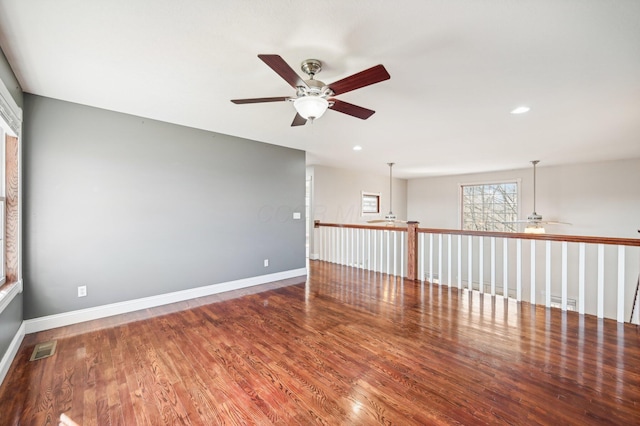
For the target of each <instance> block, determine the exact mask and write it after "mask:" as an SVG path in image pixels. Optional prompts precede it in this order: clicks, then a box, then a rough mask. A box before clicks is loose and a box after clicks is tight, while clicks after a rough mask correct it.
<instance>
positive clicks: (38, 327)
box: [24, 268, 307, 334]
mask: <svg viewBox="0 0 640 426" xmlns="http://www.w3.org/2000/svg"><path fill="white" fill-rule="evenodd" d="M306 275H307V268H300V269H292V270H290V271H283V272H276V273H274V274H268V275H261V276H257V277H251V278H245V279H241V280H236V281H228V282H226V283H220V284H213V285H208V286H204V287H196V288H191V289H188V290H181V291H176V292H173V293H166V294H160V295H157V296H150V297H144V298H142V299H135V300H127V301H126V302H118V303H111V304H109V305H102V306H95V307H93V308H87V309H80V310H77V311H71V312H64V313H62V314H55V315H48V316H46V317H40V318H34V319H29V320H25V321H24V324H25V326H26V334H30V333H37V332H38V331H44V330H50V329H52V328H57V327H64V326H66V325H71V324H78V323H81V322H85V321H91V320H95V319H100V318H106V317H110V316H113V315H119V314H126V313H129V312H134V311H139V310H141V309H149V308H155V307H156V306H162V305H168V304H170V303H176V302H182V301H185V300H189V299H195V298H198V297H204V296H210V295H212V294H218V293H224V292H227V291H231V290H239V289H242V288H246V287H252V286H256V285H260V284H266V283H270V282H274V281H280V280H285V279H289V278H296V277H301V276H306Z"/></svg>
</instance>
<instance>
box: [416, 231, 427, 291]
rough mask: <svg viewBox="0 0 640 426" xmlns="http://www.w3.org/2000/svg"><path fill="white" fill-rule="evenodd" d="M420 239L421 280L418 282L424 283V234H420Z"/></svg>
mask: <svg viewBox="0 0 640 426" xmlns="http://www.w3.org/2000/svg"><path fill="white" fill-rule="evenodd" d="M418 238H419V241H420V271H419V272H418V274H419V277H420V279H419V280H418V281H420V282H422V281H424V276H425V275H424V257H425V256H426V253H425V252H424V238H425V237H424V234H418Z"/></svg>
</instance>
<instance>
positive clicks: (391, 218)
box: [367, 163, 407, 226]
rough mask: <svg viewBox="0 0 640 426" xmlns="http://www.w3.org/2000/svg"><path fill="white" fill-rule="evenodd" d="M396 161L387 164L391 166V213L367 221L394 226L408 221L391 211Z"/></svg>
mask: <svg viewBox="0 0 640 426" xmlns="http://www.w3.org/2000/svg"><path fill="white" fill-rule="evenodd" d="M394 164H395V163H387V165H388V166H389V214H386V215H385V216H384V219H373V220H368V221H367V223H385V224H386V225H387V226H394V225H398V224H400V225H406V224H407V221H406V220H399V219H398V218H397V217H396V215H395V214H393V211H391V209H392V206H393V203H392V201H393V197H392V196H393V165H394Z"/></svg>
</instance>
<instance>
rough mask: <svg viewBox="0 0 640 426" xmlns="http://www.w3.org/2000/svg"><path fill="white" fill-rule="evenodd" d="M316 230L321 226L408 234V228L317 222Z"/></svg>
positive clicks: (315, 224) (315, 223)
mask: <svg viewBox="0 0 640 426" xmlns="http://www.w3.org/2000/svg"><path fill="white" fill-rule="evenodd" d="M313 226H314V228H319V227H321V226H325V227H329V228H355V229H374V230H378V231H404V232H407V227H406V226H384V225H383V226H380V225H364V224H362V225H360V224H356V223H324V222H320V221H319V220H316V221H315V222H314V224H313Z"/></svg>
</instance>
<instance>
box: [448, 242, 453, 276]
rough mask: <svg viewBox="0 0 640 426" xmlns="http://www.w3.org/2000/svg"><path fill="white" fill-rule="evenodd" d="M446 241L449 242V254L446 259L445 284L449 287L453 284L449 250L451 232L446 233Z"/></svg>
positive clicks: (449, 249) (450, 250)
mask: <svg viewBox="0 0 640 426" xmlns="http://www.w3.org/2000/svg"><path fill="white" fill-rule="evenodd" d="M447 242H448V243H449V247H447V248H448V250H447V251H448V254H449V258H448V259H447V273H448V275H447V285H448V286H449V287H451V286H452V285H453V281H452V280H451V275H452V274H451V252H452V247H451V234H449V235H447Z"/></svg>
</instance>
